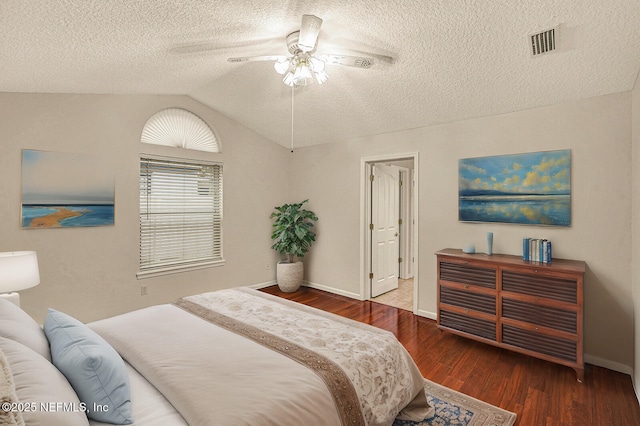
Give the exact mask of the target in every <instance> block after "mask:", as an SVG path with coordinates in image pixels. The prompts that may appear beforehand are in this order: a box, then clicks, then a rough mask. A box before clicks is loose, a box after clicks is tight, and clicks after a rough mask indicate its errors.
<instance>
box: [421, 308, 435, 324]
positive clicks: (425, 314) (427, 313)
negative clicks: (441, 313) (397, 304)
mask: <svg viewBox="0 0 640 426" xmlns="http://www.w3.org/2000/svg"><path fill="white" fill-rule="evenodd" d="M416 315H418V316H421V317H425V318H429V319H430V320H434V321H437V320H438V314H437V313H435V312H431V311H424V310H422V309H421V310H419V311H417V312H416Z"/></svg>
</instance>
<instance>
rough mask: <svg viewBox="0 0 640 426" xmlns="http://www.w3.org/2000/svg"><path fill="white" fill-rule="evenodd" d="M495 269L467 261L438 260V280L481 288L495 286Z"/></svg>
mask: <svg viewBox="0 0 640 426" xmlns="http://www.w3.org/2000/svg"><path fill="white" fill-rule="evenodd" d="M496 272H497V271H496V269H495V268H484V267H481V266H475V265H470V264H468V263H466V262H465V263H456V262H440V277H439V278H440V280H442V281H449V282H455V283H461V284H470V285H474V286H478V287H482V288H489V289H494V290H495V288H496Z"/></svg>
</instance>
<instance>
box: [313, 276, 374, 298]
mask: <svg viewBox="0 0 640 426" xmlns="http://www.w3.org/2000/svg"><path fill="white" fill-rule="evenodd" d="M302 285H303V286H305V287H310V288H315V289H318V290H323V291H326V292H327V293H333V294H337V295H340V296H344V297H348V298H350V299H356V300H359V301H361V302H362V301H364V300H366V299H363V298H362V296H360V295H359V294H357V293H352V292H350V291H344V290H340V289H338V288H333V287H327V286H326V285H322V284H317V283H314V282H311V281H303V282H302Z"/></svg>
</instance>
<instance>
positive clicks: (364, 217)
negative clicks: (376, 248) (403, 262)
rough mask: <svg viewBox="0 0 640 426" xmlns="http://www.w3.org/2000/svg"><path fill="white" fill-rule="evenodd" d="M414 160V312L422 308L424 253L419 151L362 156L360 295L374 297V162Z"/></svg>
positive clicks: (367, 297)
mask: <svg viewBox="0 0 640 426" xmlns="http://www.w3.org/2000/svg"><path fill="white" fill-rule="evenodd" d="M398 160H413V218H414V223H413V233H412V245H413V313H414V314H415V313H416V312H417V311H418V296H419V288H420V286H419V283H420V280H419V276H420V274H419V272H420V268H419V264H420V262H419V259H420V252H419V247H420V244H418V235H419V229H420V227H419V222H420V221H419V217H420V216H419V215H418V204H419V203H418V194H419V193H420V191H419V183H420V179H419V170H420V167H419V154H418V152H408V153H399V154H387V155H377V156H372V157H362V158H361V159H360V297H361V298H362V300H368V299H370V298H371V286H370V280H369V271H370V270H371V233H370V230H369V224H370V223H371V194H370V192H369V188H370V187H369V183H370V181H369V176H370V175H371V169H372V164H373V163H381V162H384V161H398Z"/></svg>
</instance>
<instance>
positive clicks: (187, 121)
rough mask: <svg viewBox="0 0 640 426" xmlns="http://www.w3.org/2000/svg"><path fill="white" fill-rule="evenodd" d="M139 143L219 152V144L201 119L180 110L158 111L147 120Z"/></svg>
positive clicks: (184, 110)
mask: <svg viewBox="0 0 640 426" xmlns="http://www.w3.org/2000/svg"><path fill="white" fill-rule="evenodd" d="M140 141H141V142H143V143H149V144H153V145H164V146H173V147H178V148H185V149H193V150H197V151H207V152H220V143H219V142H218V139H217V138H216V136H215V134H214V133H213V131H211V128H210V127H209V126H208V125H207V123H205V122H204V120H203V119H201V118H200V117H198V116H197V115H195V114H194V113H192V112H190V111H187V110H186V109H182V108H167V109H163V110H162V111H158V112H157V113H155V114H154V115H152V116H151V118H149V120H147V122H146V123H145V125H144V128H143V129H142V135H141V137H140Z"/></svg>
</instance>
